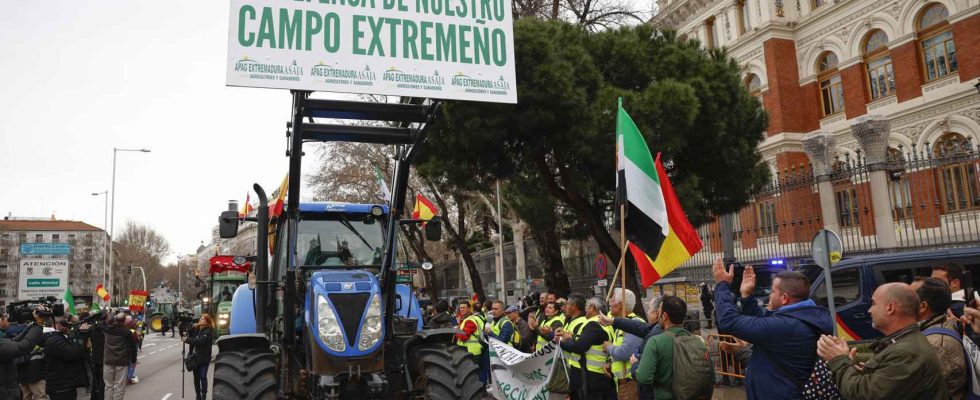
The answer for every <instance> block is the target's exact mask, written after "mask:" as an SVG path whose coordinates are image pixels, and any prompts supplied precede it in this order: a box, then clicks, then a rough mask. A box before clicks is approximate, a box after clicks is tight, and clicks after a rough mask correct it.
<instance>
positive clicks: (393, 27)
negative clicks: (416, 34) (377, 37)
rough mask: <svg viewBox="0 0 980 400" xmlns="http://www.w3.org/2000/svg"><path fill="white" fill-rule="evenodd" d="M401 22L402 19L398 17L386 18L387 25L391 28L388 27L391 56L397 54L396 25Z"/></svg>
mask: <svg viewBox="0 0 980 400" xmlns="http://www.w3.org/2000/svg"><path fill="white" fill-rule="evenodd" d="M401 24H402V20H400V19H391V18H389V19H388V26H389V27H390V28H391V29H389V31H390V33H391V41H389V44H390V45H391V55H392V56H393V57H394V56H396V55H398V26H399V25H401Z"/></svg>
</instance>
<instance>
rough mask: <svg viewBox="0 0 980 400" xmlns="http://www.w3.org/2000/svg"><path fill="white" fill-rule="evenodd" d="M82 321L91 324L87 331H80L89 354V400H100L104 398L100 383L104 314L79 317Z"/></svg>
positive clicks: (103, 346) (103, 347)
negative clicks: (89, 321) (90, 378)
mask: <svg viewBox="0 0 980 400" xmlns="http://www.w3.org/2000/svg"><path fill="white" fill-rule="evenodd" d="M79 316H80V317H82V321H86V320H91V322H92V324H91V325H90V326H88V329H81V327H79V328H80V329H79V332H81V333H82V335H81V339H82V343H83V345H85V347H86V348H88V350H89V351H90V352H91V354H90V355H89V356H90V357H91V361H92V363H91V371H92V375H91V376H92V381H91V382H90V388H91V397H90V398H89V399H90V400H102V399H103V398H104V397H105V382H103V381H102V359H103V357H104V356H105V353H104V352H105V334H104V333H103V332H102V327H103V326H104V324H105V316H106V315H105V314H104V313H101V312H97V313H96V314H94V315H92V316H91V318H88V317H85V316H82V315H79Z"/></svg>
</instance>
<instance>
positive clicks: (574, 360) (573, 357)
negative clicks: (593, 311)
mask: <svg viewBox="0 0 980 400" xmlns="http://www.w3.org/2000/svg"><path fill="white" fill-rule="evenodd" d="M588 321H589V320H588V319H587V318H585V316H584V315H579V316H578V317H577V318H575V319H573V320H571V321H567V320H566V321H565V330H566V331H568V332H570V333H571V334H572V339H574V340H578V335H579V334H580V333H582V327H584V326H585V324H586V322H588ZM580 358H581V357H579V355H578V354H575V353H571V352H569V353H568V365H569V366H571V367H572V368H579V369H581V368H582V364H580V363H579V359H580Z"/></svg>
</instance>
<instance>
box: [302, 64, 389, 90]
mask: <svg viewBox="0 0 980 400" xmlns="http://www.w3.org/2000/svg"><path fill="white" fill-rule="evenodd" d="M310 76H313V77H316V78H318V80H319V79H323V82H326V83H334V84H341V85H357V86H374V81H375V80H377V74H376V73H375V72H374V71H371V67H370V66H368V65H365V66H364V69H362V70H355V69H349V68H342V67H337V66H331V65H327V64H326V63H324V62H323V61H320V62H319V63H317V64H316V65H314V66H313V68H312V69H310Z"/></svg>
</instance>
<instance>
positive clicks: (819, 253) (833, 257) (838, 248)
mask: <svg viewBox="0 0 980 400" xmlns="http://www.w3.org/2000/svg"><path fill="white" fill-rule="evenodd" d="M810 252H811V255H812V256H813V261H814V262H816V263H817V265H819V266H821V267H823V276H824V281H826V286H827V306H828V308H830V316H831V317H833V319H834V321H835V322H834V336H837V323H836V320H837V306H836V304H834V284H833V281H832V280H831V273H830V269H831V267H833V266H834V265H836V264H837V263H838V262H840V260H841V258H842V257H843V255H844V244H843V243H841V240H840V236H837V234H836V233H834V232H833V231H830V230H827V229H821V230H820V231H819V232H817V234H816V235H814V236H813V241H812V242H811V243H810Z"/></svg>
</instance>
